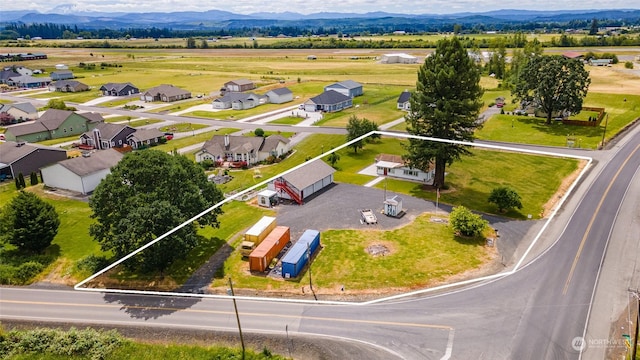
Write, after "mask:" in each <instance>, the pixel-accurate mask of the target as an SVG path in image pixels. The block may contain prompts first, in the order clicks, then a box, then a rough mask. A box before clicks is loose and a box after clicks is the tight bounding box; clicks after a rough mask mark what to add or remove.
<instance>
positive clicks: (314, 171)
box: [267, 159, 336, 204]
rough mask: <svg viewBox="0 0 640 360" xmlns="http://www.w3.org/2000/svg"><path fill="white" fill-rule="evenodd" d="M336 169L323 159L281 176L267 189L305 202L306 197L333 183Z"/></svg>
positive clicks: (279, 195) (282, 196)
mask: <svg viewBox="0 0 640 360" xmlns="http://www.w3.org/2000/svg"><path fill="white" fill-rule="evenodd" d="M335 172H336V170H335V169H334V168H332V167H331V166H329V165H327V163H325V162H324V161H322V160H321V159H318V160H315V161H312V162H309V163H305V164H304V165H303V166H301V167H299V168H297V169H295V170H293V171H291V172H290V173H287V174H285V175H282V176H280V177H279V178H277V179H275V180H274V181H272V182H270V183H269V184H268V185H267V189H269V190H272V191H275V192H277V193H278V197H280V198H281V199H290V200H293V201H295V202H297V203H298V204H303V203H304V199H306V198H308V197H309V196H311V195H313V194H316V193H318V192H320V191H321V190H323V189H324V188H326V187H327V186H329V185H331V184H333V173H335Z"/></svg>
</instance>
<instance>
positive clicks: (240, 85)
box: [224, 79, 256, 92]
mask: <svg viewBox="0 0 640 360" xmlns="http://www.w3.org/2000/svg"><path fill="white" fill-rule="evenodd" d="M255 88H256V84H255V83H254V82H253V81H251V80H248V79H238V80H232V81H227V82H226V83H224V89H225V92H227V91H230V92H242V91H248V90H253V89H255Z"/></svg>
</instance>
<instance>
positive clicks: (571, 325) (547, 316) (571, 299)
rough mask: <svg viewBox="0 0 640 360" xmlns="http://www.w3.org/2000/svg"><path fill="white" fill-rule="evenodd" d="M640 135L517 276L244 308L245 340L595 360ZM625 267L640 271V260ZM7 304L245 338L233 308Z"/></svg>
mask: <svg viewBox="0 0 640 360" xmlns="http://www.w3.org/2000/svg"><path fill="white" fill-rule="evenodd" d="M83 110H84V109H83ZM97 111H99V110H97ZM138 115H139V114H138ZM154 116H155V115H154ZM172 118H175V117H172ZM190 121H191V119H190ZM261 127H263V128H264V126H261ZM638 134H639V131H638V129H634V130H633V131H632V133H631V134H630V136H627V137H626V138H625V139H623V140H621V141H620V142H619V143H618V144H617V145H616V147H615V148H614V149H613V150H611V151H608V152H601V153H599V154H598V156H599V157H600V160H599V161H598V162H597V163H596V164H594V167H593V168H592V169H591V172H590V173H589V174H588V176H587V177H586V178H585V179H583V180H582V182H581V184H580V186H579V187H578V188H577V189H576V192H575V193H574V195H573V196H572V197H571V198H570V199H569V201H568V202H567V203H565V206H564V208H563V210H562V211H561V213H560V214H559V215H558V217H557V218H556V219H555V221H554V222H553V224H551V226H550V228H549V229H548V230H547V231H546V232H545V235H544V236H543V237H542V238H541V239H540V244H539V246H538V247H536V248H535V249H534V251H533V252H531V253H530V255H529V258H528V259H527V261H526V262H525V264H526V265H525V266H523V267H521V268H519V270H518V271H516V272H515V273H513V274H512V275H509V276H505V277H502V278H498V279H494V280H487V281H484V282H482V283H480V284H475V285H471V286H468V287H464V288H461V289H458V290H454V291H449V292H446V293H444V292H443V293H440V294H437V295H434V294H431V295H429V294H426V295H424V294H423V295H414V296H411V297H408V298H403V299H398V300H394V301H388V302H384V303H376V304H363V305H325V304H309V303H297V302H291V301H287V302H273V301H258V300H247V299H239V300H238V307H239V310H240V317H241V321H242V324H243V331H244V332H246V333H248V334H266V335H273V336H284V335H285V334H287V336H294V337H300V336H306V337H311V338H312V339H314V338H315V339H320V338H322V339H336V340H338V339H339V343H345V341H346V342H347V343H349V344H358V348H359V350H357V351H354V352H351V353H349V355H350V356H349V358H352V359H360V358H362V359H365V358H366V359H394V358H398V359H442V358H443V359H448V358H454V359H580V358H585V359H586V358H594V357H592V356H595V355H593V354H596V353H597V354H600V353H601V351H598V349H595V348H593V347H591V346H587V347H586V348H585V349H584V351H582V352H581V351H579V350H580V349H581V345H580V343H576V342H575V341H574V339H575V338H577V337H581V336H584V335H585V332H588V329H585V327H588V326H591V325H590V323H589V321H592V322H593V321H596V322H597V321H601V320H598V317H597V316H594V314H597V313H603V312H610V311H611V308H609V309H607V306H609V304H608V303H607V301H603V302H602V304H600V305H599V306H600V307H599V308H598V309H594V308H592V307H591V304H592V303H593V299H594V298H605V299H606V294H604V295H602V294H599V291H600V290H598V289H599V286H598V287H597V286H596V285H598V284H597V280H598V277H599V274H600V270H601V268H602V264H603V263H604V264H606V263H607V262H608V261H616V260H619V259H616V258H614V259H609V258H608V254H609V253H608V252H607V249H608V248H609V245H610V244H609V243H610V242H611V243H617V242H618V241H619V239H618V238H616V237H612V236H611V234H617V233H618V232H617V231H616V227H618V226H622V225H628V224H630V223H635V224H636V226H634V227H632V228H631V229H630V231H635V233H636V234H637V233H638V231H640V227H639V226H637V218H638V214H636V213H629V212H620V211H619V209H621V206H622V205H621V204H624V203H627V202H632V203H633V204H637V203H638V198H637V197H636V198H631V199H629V198H625V195H626V194H628V193H637V192H634V191H630V189H629V185H630V184H637V182H635V183H634V179H636V178H635V177H637V176H638V174H637V172H638V168H640V136H638ZM605 153H606V155H603V154H605ZM539 176H543V174H539ZM636 181H637V179H636ZM636 186H637V185H636ZM631 190H636V189H635V188H634V189H631ZM623 201H624V202H623ZM624 208H626V207H624ZM630 208H637V207H634V206H630ZM636 240H637V236H636ZM520 250H521V249H520ZM516 253H519V251H516ZM625 261H631V263H630V264H627V265H630V266H631V267H635V265H636V263H635V259H634V258H631V259H626V260H625ZM620 275H622V274H620ZM620 277H621V278H622V276H620ZM628 281H637V279H635V280H633V279H632V280H629V279H626V280H625V282H624V283H617V285H616V287H617V288H620V287H622V286H626V285H627V282H628ZM611 302H613V299H612V300H611ZM0 306H1V307H0V320H2V321H6V320H14V319H20V320H31V321H36V322H47V321H56V322H71V323H73V322H76V323H83V324H86V323H95V324H110V325H118V326H120V325H122V326H127V325H136V326H146V327H157V328H163V329H168V330H166V331H169V332H170V331H171V329H184V328H193V329H204V330H208V331H225V332H235V331H236V330H237V324H236V322H235V315H234V313H233V308H232V303H231V301H230V300H229V299H202V298H197V297H179V298H174V297H167V296H160V297H159V296H142V295H122V294H102V293H84V292H77V291H69V290H43V289H30V288H6V287H5V288H1V289H0ZM311 341H313V340H311ZM318 341H319V340H318ZM336 356H338V355H336ZM597 356H600V355H597Z"/></svg>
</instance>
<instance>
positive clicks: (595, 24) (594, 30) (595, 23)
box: [589, 18, 598, 35]
mask: <svg viewBox="0 0 640 360" xmlns="http://www.w3.org/2000/svg"><path fill="white" fill-rule="evenodd" d="M596 34H598V19H596V18H594V19H593V21H591V28H590V29H589V35H596Z"/></svg>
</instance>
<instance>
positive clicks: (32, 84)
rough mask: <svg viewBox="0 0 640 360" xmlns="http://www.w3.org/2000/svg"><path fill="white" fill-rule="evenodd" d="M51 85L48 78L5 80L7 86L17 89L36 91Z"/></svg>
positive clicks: (21, 77)
mask: <svg viewBox="0 0 640 360" xmlns="http://www.w3.org/2000/svg"><path fill="white" fill-rule="evenodd" d="M49 83H51V78H50V77H33V76H30V75H21V76H13V77H10V78H9V79H7V85H9V86H15V87H19V88H27V89H36V88H41V87H46V86H47V85H49Z"/></svg>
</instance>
